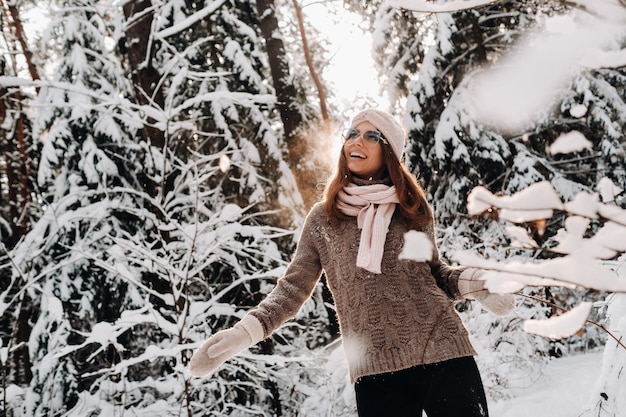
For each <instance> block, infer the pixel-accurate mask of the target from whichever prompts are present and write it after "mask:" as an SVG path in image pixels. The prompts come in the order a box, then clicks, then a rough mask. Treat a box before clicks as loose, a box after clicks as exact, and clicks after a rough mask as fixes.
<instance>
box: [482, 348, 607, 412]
mask: <svg viewBox="0 0 626 417" xmlns="http://www.w3.org/2000/svg"><path fill="white" fill-rule="evenodd" d="M601 366H602V352H597V353H590V354H585V355H577V356H569V357H565V358H560V359H554V360H552V361H551V362H550V363H549V364H548V365H547V366H546V368H545V369H544V370H543V375H541V377H540V378H539V380H538V382H536V383H535V384H533V385H532V386H529V387H525V388H518V389H516V390H513V391H512V392H511V394H512V397H511V398H510V399H507V400H502V401H497V402H493V403H491V404H489V414H490V415H491V416H494V417H576V416H579V415H581V414H582V413H583V411H585V409H586V408H587V407H588V405H589V395H590V394H591V392H592V391H593V388H594V386H595V383H596V379H597V377H598V375H599V373H600V368H601Z"/></svg>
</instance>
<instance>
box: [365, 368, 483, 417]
mask: <svg viewBox="0 0 626 417" xmlns="http://www.w3.org/2000/svg"><path fill="white" fill-rule="evenodd" d="M354 388H355V391H356V403H357V408H358V412H359V417H387V416H393V417H422V411H426V414H427V415H428V417H487V416H488V415H489V413H488V411H487V400H486V398H485V390H484V388H483V383H482V381H481V379H480V373H479V372H478V367H477V366H476V361H474V358H473V357H471V356H468V357H464V358H458V359H452V360H449V361H445V362H439V363H435V364H430V365H423V366H422V365H420V366H415V367H413V368H409V369H404V370H402V371H398V372H390V373H386V374H379V375H372V376H365V377H362V378H359V379H358V380H357V382H356V384H355V386H354Z"/></svg>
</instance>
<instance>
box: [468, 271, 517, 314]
mask: <svg viewBox="0 0 626 417" xmlns="http://www.w3.org/2000/svg"><path fill="white" fill-rule="evenodd" d="M484 273H485V271H484V270H482V269H476V268H468V269H466V270H465V271H463V272H462V273H461V276H459V292H460V293H461V295H462V296H463V297H465V298H469V299H475V300H477V301H478V302H479V303H480V304H481V305H482V306H483V307H484V308H485V309H486V310H487V311H489V312H491V313H493V314H495V315H497V316H506V315H507V314H509V313H510V312H511V311H513V310H514V309H515V297H514V296H513V295H512V294H494V293H490V292H489V291H488V290H487V289H486V288H485V281H484V280H483V279H481V278H480V277H481V276H482V275H483V274H484Z"/></svg>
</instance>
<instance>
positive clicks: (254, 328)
mask: <svg viewBox="0 0 626 417" xmlns="http://www.w3.org/2000/svg"><path fill="white" fill-rule="evenodd" d="M263 336H264V332H263V325H262V324H261V322H260V321H259V320H258V319H257V318H256V317H254V316H252V315H250V314H247V315H246V316H245V317H244V318H243V319H241V321H240V322H239V323H237V324H235V325H234V326H233V327H231V328H230V329H226V330H221V331H219V332H217V333H215V334H214V335H213V336H211V337H210V338H209V339H208V340H207V341H206V342H204V343H203V344H202V346H200V347H199V348H198V350H196V351H195V352H194V354H193V356H192V357H191V361H190V362H189V371H190V372H191V375H193V376H197V377H201V376H206V375H208V374H210V373H212V372H213V371H215V370H216V369H217V368H218V367H219V366H220V365H222V364H223V363H224V362H226V361H227V360H228V359H230V358H232V357H233V356H235V355H237V354H239V353H241V352H243V351H244V350H246V349H248V348H249V347H250V346H252V345H255V344H257V343H258V342H260V341H261V340H263Z"/></svg>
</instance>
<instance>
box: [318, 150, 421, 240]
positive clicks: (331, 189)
mask: <svg viewBox="0 0 626 417" xmlns="http://www.w3.org/2000/svg"><path fill="white" fill-rule="evenodd" d="M380 144H381V145H382V147H383V164H385V168H386V171H387V174H388V176H389V178H390V179H391V183H392V184H393V185H394V186H395V187H396V193H397V194H398V200H400V202H399V203H398V207H399V208H400V213H401V214H402V216H403V217H404V219H405V220H406V221H407V222H408V224H409V227H410V228H411V229H419V227H420V226H422V225H424V224H427V223H430V222H431V221H432V213H431V211H430V207H429V206H428V202H427V201H426V193H425V192H424V189H423V188H422V186H421V185H420V184H419V182H418V181H417V179H416V178H415V176H413V175H412V174H411V173H410V172H409V170H408V169H407V168H406V167H405V166H404V164H402V163H400V161H399V160H398V157H397V156H396V155H395V153H394V152H393V150H392V149H391V147H390V146H389V145H388V144H387V143H384V142H382V141H381V142H380ZM350 182H352V174H351V173H350V170H349V169H348V162H347V161H346V155H345V153H344V152H343V148H342V150H341V153H340V155H339V162H338V163H337V169H336V171H335V174H334V176H333V177H332V178H331V180H330V181H329V182H328V184H327V185H326V189H325V190H324V202H323V204H324V211H325V212H326V215H327V216H328V217H329V218H331V219H333V218H339V219H344V218H347V216H346V215H345V214H343V213H342V212H341V211H340V210H339V208H338V207H337V194H338V193H339V191H340V190H341V189H343V187H345V186H347V185H348V184H349V183H350Z"/></svg>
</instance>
